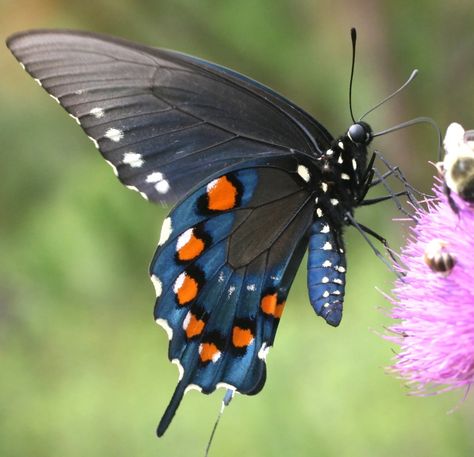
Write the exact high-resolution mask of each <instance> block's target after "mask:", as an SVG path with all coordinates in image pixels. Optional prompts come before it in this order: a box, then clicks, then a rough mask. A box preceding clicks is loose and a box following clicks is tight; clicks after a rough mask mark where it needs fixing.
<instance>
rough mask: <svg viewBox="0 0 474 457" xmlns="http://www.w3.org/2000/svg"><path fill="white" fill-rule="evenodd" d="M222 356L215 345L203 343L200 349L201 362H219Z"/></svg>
mask: <svg viewBox="0 0 474 457" xmlns="http://www.w3.org/2000/svg"><path fill="white" fill-rule="evenodd" d="M220 355H221V351H219V349H217V346H216V345H215V344H214V343H202V344H201V346H200V347H199V357H200V358H201V362H210V361H213V362H217V360H218V359H219V357H220Z"/></svg>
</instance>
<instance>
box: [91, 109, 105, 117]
mask: <svg viewBox="0 0 474 457" xmlns="http://www.w3.org/2000/svg"><path fill="white" fill-rule="evenodd" d="M89 113H90V114H92V116H94V117H95V118H96V119H100V118H101V117H104V114H105V113H104V110H103V108H99V107H96V108H92V109H91V110H90V111H89Z"/></svg>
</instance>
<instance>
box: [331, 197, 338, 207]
mask: <svg viewBox="0 0 474 457" xmlns="http://www.w3.org/2000/svg"><path fill="white" fill-rule="evenodd" d="M330 202H331V205H332V206H337V205H339V200H338V199H337V198H331V200H330Z"/></svg>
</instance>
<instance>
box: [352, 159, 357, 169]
mask: <svg viewBox="0 0 474 457" xmlns="http://www.w3.org/2000/svg"><path fill="white" fill-rule="evenodd" d="M352 168H353V169H354V171H355V170H357V162H356V159H352Z"/></svg>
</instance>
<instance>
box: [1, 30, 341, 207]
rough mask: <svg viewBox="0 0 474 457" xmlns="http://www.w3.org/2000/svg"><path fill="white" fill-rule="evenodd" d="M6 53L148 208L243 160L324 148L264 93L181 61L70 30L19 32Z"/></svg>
mask: <svg viewBox="0 0 474 457" xmlns="http://www.w3.org/2000/svg"><path fill="white" fill-rule="evenodd" d="M7 45H8V47H9V48H10V50H11V51H12V53H13V54H14V55H15V57H16V58H17V59H18V60H19V61H20V63H21V64H22V65H23V67H24V68H25V69H26V70H27V71H28V73H30V74H31V75H32V76H33V77H34V78H35V79H36V80H37V82H38V83H39V84H40V85H41V86H42V87H43V88H44V89H45V90H46V91H47V92H48V93H49V94H50V95H51V96H52V97H53V98H54V99H55V100H56V101H57V102H58V103H60V104H61V106H63V107H64V108H65V109H66V110H67V111H68V113H69V114H70V115H71V116H72V117H74V118H75V119H76V121H77V122H78V123H79V124H80V125H81V127H82V128H83V129H84V131H85V132H86V134H87V135H88V136H89V137H90V138H91V139H92V140H93V142H94V143H95V145H96V146H97V147H98V148H99V150H100V152H101V153H102V155H103V156H104V158H105V159H106V160H107V161H108V162H109V164H110V165H112V167H113V168H114V170H115V173H116V175H117V176H118V178H119V179H120V181H121V182H122V183H123V184H125V185H126V186H127V187H129V188H132V189H134V190H137V191H139V192H140V193H141V194H142V196H143V197H145V198H147V199H149V200H152V201H155V202H167V203H170V202H175V201H177V200H178V199H179V198H180V197H182V196H183V195H184V194H186V193H187V192H188V191H189V189H192V188H193V187H194V186H195V185H197V184H198V183H199V182H201V181H203V180H204V179H206V178H208V177H209V176H210V175H212V174H214V173H216V172H218V171H223V170H225V169H226V168H227V167H229V166H232V165H234V164H236V163H239V162H242V161H244V160H251V159H254V158H256V157H259V156H272V155H274V154H275V153H277V154H278V153H281V152H282V151H284V152H288V151H290V150H298V151H300V152H302V153H303V154H308V155H313V156H314V154H320V153H321V152H322V151H324V150H326V149H327V148H328V147H329V144H330V143H331V141H332V137H331V135H330V134H329V133H328V132H327V131H326V129H325V128H324V127H323V126H321V125H320V124H319V123H318V122H317V121H315V120H314V119H313V118H312V117H311V116H309V115H308V114H306V113H305V112H304V111H303V110H301V109H300V108H298V107H296V106H295V105H293V104H292V103H291V102H290V101H288V100H286V99H285V98H283V97H281V96H280V95H278V94H276V93H275V92H273V91H272V90H270V89H268V88H266V87H265V86H262V85H261V84H259V83H257V82H255V81H252V80H251V79H249V78H246V77H245V76H242V75H240V74H238V73H236V72H233V71H231V70H228V69H226V68H223V67H220V66H218V65H215V64H211V63H208V62H205V61H203V60H200V59H196V58H194V57H190V56H186V55H184V54H180V53H176V52H172V51H167V50H162V49H154V48H150V47H146V46H141V45H138V44H134V43H130V42H127V41H125V40H120V39H117V38H112V37H108V36H102V35H96V34H92V33H85V32H75V31H47V30H46V31H41V30H39V31H30V32H23V33H19V34H16V35H13V36H12V37H10V38H9V39H8V41H7Z"/></svg>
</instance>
